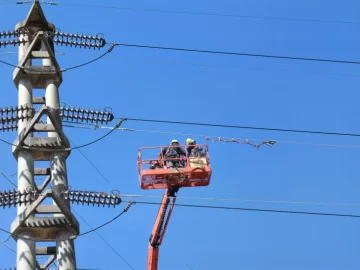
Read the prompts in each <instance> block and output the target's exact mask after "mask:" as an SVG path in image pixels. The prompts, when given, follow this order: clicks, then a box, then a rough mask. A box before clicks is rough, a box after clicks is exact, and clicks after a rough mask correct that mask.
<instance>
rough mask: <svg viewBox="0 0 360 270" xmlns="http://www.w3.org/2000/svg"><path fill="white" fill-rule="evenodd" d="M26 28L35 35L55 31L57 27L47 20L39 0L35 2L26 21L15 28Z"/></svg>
mask: <svg viewBox="0 0 360 270" xmlns="http://www.w3.org/2000/svg"><path fill="white" fill-rule="evenodd" d="M24 27H25V28H27V29H28V30H29V31H30V32H33V33H34V32H37V31H53V30H54V29H55V26H54V25H53V24H52V23H49V22H48V21H47V20H46V17H45V14H44V12H43V10H42V8H41V5H40V2H39V0H35V2H34V3H33V5H32V6H31V8H30V11H29V13H28V14H27V16H26V19H25V20H24V21H23V22H20V23H18V24H17V25H16V26H15V30H18V29H19V28H24Z"/></svg>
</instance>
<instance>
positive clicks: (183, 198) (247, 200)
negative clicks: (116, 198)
mask: <svg viewBox="0 0 360 270" xmlns="http://www.w3.org/2000/svg"><path fill="white" fill-rule="evenodd" d="M121 197H123V198H131V199H135V198H147V199H161V198H162V197H161V196H146V195H137V194H122V195H121ZM176 198H177V199H178V200H200V201H225V202H240V203H267V204H296V205H301V204H302V205H319V206H356V207H358V206H360V203H337V202H306V201H279V200H277V201H276V200H249V199H240V198H203V197H183V196H176Z"/></svg>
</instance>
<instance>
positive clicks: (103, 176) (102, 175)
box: [69, 139, 111, 184]
mask: <svg viewBox="0 0 360 270" xmlns="http://www.w3.org/2000/svg"><path fill="white" fill-rule="evenodd" d="M69 141H70V142H71V143H72V145H74V146H75V147H77V146H76V145H75V144H74V143H73V142H72V141H71V140H70V139H69ZM77 150H78V151H79V153H80V154H81V155H82V156H83V157H84V158H85V159H86V160H87V161H88V162H89V163H90V165H91V166H92V167H93V168H94V169H95V170H96V171H97V172H98V173H99V174H100V175H101V177H102V178H103V179H104V180H105V181H106V182H108V183H109V184H111V182H110V180H109V179H108V178H107V177H106V176H105V175H104V174H103V173H102V172H101V171H100V170H99V168H98V167H96V166H95V164H94V163H93V162H92V161H91V160H90V159H89V158H88V157H87V156H86V155H85V154H84V153H83V152H82V151H81V150H80V149H77Z"/></svg>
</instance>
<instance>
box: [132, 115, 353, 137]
mask: <svg viewBox="0 0 360 270" xmlns="http://www.w3.org/2000/svg"><path fill="white" fill-rule="evenodd" d="M126 120H128V121H140V122H153V123H166V124H180V125H193V126H208V127H222V128H236V129H253V130H264V131H281V132H294V133H308V134H321V135H337V136H351V137H360V134H356V133H341V132H327V131H312V130H299V129H281V128H266V127H252V126H237V125H225V124H210V123H197V122H183V121H170V120H154V119H143V118H126Z"/></svg>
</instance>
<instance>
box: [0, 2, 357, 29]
mask: <svg viewBox="0 0 360 270" xmlns="http://www.w3.org/2000/svg"><path fill="white" fill-rule="evenodd" d="M0 4H17V3H5V2H0ZM22 4H31V2H22ZM43 4H49V2H46V1H45V2H44V3H43ZM51 4H52V5H53V6H73V7H88V8H97V9H99V8H103V9H115V10H124V11H135V12H139V11H140V12H156V13H170V14H183V15H195V16H211V17H228V18H229V17H230V18H244V19H260V20H281V21H299V22H309V23H333V24H334V23H335V24H353V25H358V24H360V22H356V21H355V22H354V21H339V20H320V19H303V18H286V17H272V16H255V15H239V14H226V13H210V12H194V11H180V10H165V9H148V8H130V7H119V6H105V5H88V4H68V3H56V2H51Z"/></svg>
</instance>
